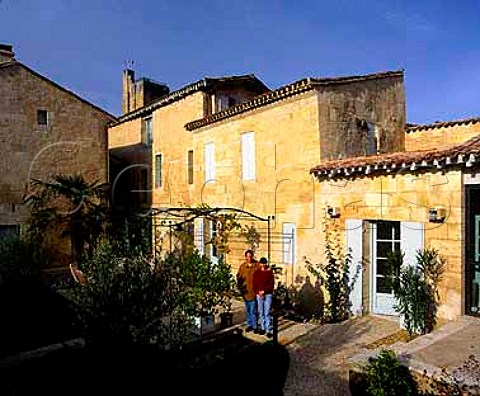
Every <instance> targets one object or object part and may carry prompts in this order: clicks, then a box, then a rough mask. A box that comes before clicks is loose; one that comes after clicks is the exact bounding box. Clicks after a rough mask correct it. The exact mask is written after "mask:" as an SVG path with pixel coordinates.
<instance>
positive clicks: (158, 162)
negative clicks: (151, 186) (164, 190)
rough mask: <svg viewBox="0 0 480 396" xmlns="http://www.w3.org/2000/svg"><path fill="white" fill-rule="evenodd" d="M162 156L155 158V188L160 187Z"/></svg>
mask: <svg viewBox="0 0 480 396" xmlns="http://www.w3.org/2000/svg"><path fill="white" fill-rule="evenodd" d="M162 161H163V158H162V154H157V155H156V156H155V187H156V188H160V187H162Z"/></svg>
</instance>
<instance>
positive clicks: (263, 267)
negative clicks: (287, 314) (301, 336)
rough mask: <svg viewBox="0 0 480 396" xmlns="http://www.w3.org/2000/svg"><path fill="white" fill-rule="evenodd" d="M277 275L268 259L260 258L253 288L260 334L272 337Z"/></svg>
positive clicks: (254, 275)
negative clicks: (273, 303) (270, 266)
mask: <svg viewBox="0 0 480 396" xmlns="http://www.w3.org/2000/svg"><path fill="white" fill-rule="evenodd" d="M274 284H275V276H274V274H273V271H272V270H271V269H270V268H269V267H268V261H267V259H266V258H265V257H262V258H261V259H260V265H259V268H258V269H257V270H256V271H255V272H254V274H253V290H254V292H255V296H256V298H257V306H258V317H259V321H260V330H259V331H258V333H259V334H265V333H266V334H267V337H268V338H272V337H273V334H272V331H273V327H272V311H271V309H272V299H273V287H274Z"/></svg>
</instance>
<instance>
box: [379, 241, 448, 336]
mask: <svg viewBox="0 0 480 396" xmlns="http://www.w3.org/2000/svg"><path fill="white" fill-rule="evenodd" d="M408 264H409V263H407V264H406V265H404V254H403V253H401V252H394V253H391V254H390V255H389V256H388V259H387V272H388V273H389V274H390V276H389V277H388V278H387V281H388V284H389V285H390V286H391V287H392V289H393V293H394V295H395V299H396V305H395V309H396V310H397V311H398V312H399V313H400V315H401V316H402V318H403V321H404V324H405V328H406V329H407V331H408V332H409V333H410V335H412V334H414V333H416V334H426V333H428V332H430V331H432V330H433V329H434V327H435V325H436V323H437V310H438V306H439V303H440V300H439V294H438V285H439V283H440V281H441V279H442V274H443V273H444V271H445V260H444V259H443V258H442V257H441V256H440V255H439V253H438V251H437V250H436V249H423V250H419V251H418V252H417V255H416V265H412V264H411V263H410V265H408Z"/></svg>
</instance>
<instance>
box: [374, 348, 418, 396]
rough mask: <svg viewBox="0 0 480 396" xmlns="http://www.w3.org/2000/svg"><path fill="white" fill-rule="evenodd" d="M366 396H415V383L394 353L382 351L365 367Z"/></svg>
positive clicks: (386, 350)
mask: <svg viewBox="0 0 480 396" xmlns="http://www.w3.org/2000/svg"><path fill="white" fill-rule="evenodd" d="M365 376H366V382H367V387H366V395H367V396H396V395H398V396H400V395H401V396H409V395H417V394H418V393H417V389H416V385H415V382H414V381H413V379H412V376H411V374H410V372H409V371H408V368H406V367H404V366H402V365H401V364H400V362H399V360H398V358H397V356H396V355H395V353H394V352H393V351H391V350H388V349H383V350H382V351H380V354H379V355H378V357H376V358H370V359H369V362H368V365H367V366H366V367H365Z"/></svg>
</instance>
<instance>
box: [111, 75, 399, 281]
mask: <svg viewBox="0 0 480 396" xmlns="http://www.w3.org/2000/svg"><path fill="white" fill-rule="evenodd" d="M125 76H127V77H128V79H129V81H130V82H128V81H127V83H125ZM132 81H134V79H132V78H131V72H130V71H126V72H125V74H124V84H123V86H124V95H123V97H124V100H125V98H126V97H132V96H133V95H132V94H131V93H128V90H130V92H131V91H132V89H131V88H128V87H132V85H135V83H134V82H133V83H132ZM125 89H126V90H127V92H125ZM133 91H134V89H133ZM137 102H139V103H141V102H142V101H141V100H140V101H137ZM128 108H129V106H124V109H128ZM404 131H405V96H404V87H403V72H402V71H393V72H385V73H376V74H371V75H363V76H350V77H338V78H305V79H302V80H299V81H296V82H294V83H291V84H288V85H285V86H283V87H280V88H278V89H275V90H269V89H268V88H267V87H265V85H264V84H263V83H261V81H259V80H258V79H257V78H255V77H254V76H234V77H224V78H218V79H213V78H206V79H204V80H201V81H198V82H196V83H193V84H191V85H188V86H186V87H184V88H181V89H179V90H177V91H173V92H169V93H168V94H165V95H164V96H162V97H160V98H158V99H157V100H154V101H153V102H152V103H150V104H148V105H146V106H143V107H140V108H138V109H135V110H133V111H130V112H129V113H127V114H124V115H123V116H122V117H120V118H119V121H118V122H117V123H116V124H115V125H113V126H112V127H110V128H109V148H110V152H111V155H112V157H113V158H115V161H117V162H118V163H119V164H121V163H123V166H120V167H119V168H118V169H119V171H118V173H117V176H119V177H116V178H115V180H114V183H116V184H118V185H119V186H120V185H122V179H123V180H124V181H126V180H128V179H129V178H131V179H132V180H134V181H136V182H135V183H132V184H133V186H134V188H131V189H130V192H127V194H130V195H131V196H132V200H133V201H135V200H136V202H137V203H138V201H141V202H143V203H144V204H145V206H146V207H153V208H158V207H182V206H198V205H200V204H207V205H209V206H211V207H222V208H224V207H234V208H239V209H243V210H246V211H248V212H252V213H255V214H256V215H258V216H261V217H263V218H265V217H267V216H274V221H273V223H272V229H271V246H270V250H271V251H270V252H269V253H270V257H271V261H272V262H273V263H275V264H277V265H280V266H282V267H283V268H284V274H285V281H287V282H289V283H290V282H292V281H293V279H294V277H295V275H297V274H299V273H304V272H305V271H304V265H303V264H304V257H305V256H307V257H308V258H310V259H312V260H320V259H321V258H322V256H323V247H322V245H320V244H319V243H318V235H319V232H320V228H321V227H322V225H321V223H319V222H318V219H317V215H316V209H315V208H316V205H317V203H318V202H321V200H322V197H320V196H317V195H316V194H315V185H314V183H313V180H312V178H311V176H310V175H309V173H308V172H309V169H310V168H311V166H312V164H316V163H319V162H320V161H323V160H331V159H338V158H345V157H350V156H356V155H376V154H379V153H388V152H394V151H400V150H404V145H405V134H404ZM126 169H128V170H126ZM142 173H143V175H142ZM127 174H130V176H128V175H127ZM123 184H126V185H128V182H124V183H123ZM142 186H143V187H142ZM120 190H121V189H120ZM141 190H147V191H149V193H148V194H143V193H141V192H140V191H141ZM127 194H124V193H122V194H119V195H121V196H122V197H123V198H122V197H119V198H118V200H117V201H119V202H121V203H122V204H125V199H126V198H125V195H127ZM115 196H116V195H115ZM134 197H135V198H134ZM116 199H117V198H116ZM122 199H123V201H122ZM131 203H132V202H130V204H131ZM255 226H256V227H257V228H259V233H260V234H261V239H262V240H263V243H261V244H260V246H259V250H258V252H257V255H259V256H260V255H265V256H267V253H268V252H267V248H268V247H267V244H266V237H267V231H266V230H265V225H264V224H256V225H255ZM215 232H216V230H215V225H214V224H203V223H202V222H201V221H197V222H196V224H195V237H196V242H197V247H198V248H199V250H201V251H202V252H205V253H206V254H207V255H209V256H211V257H212V258H214V256H215V250H214V249H212V248H211V247H209V246H203V241H205V240H208V239H209V238H210V237H211V236H213V235H214V234H215ZM233 245H234V246H233V249H232V251H231V253H230V254H229V255H228V257H227V260H228V262H229V263H231V264H232V265H233V266H234V267H235V266H236V265H238V264H239V263H240V261H241V259H242V258H243V252H244V249H245V248H246V244H245V241H244V240H242V239H241V238H237V240H236V242H235V241H234V242H233Z"/></svg>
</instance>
